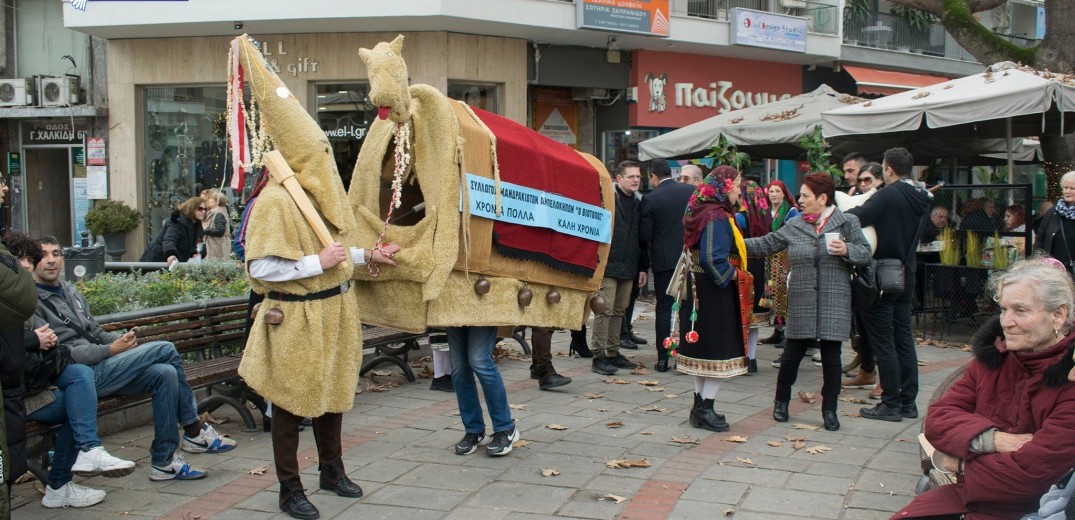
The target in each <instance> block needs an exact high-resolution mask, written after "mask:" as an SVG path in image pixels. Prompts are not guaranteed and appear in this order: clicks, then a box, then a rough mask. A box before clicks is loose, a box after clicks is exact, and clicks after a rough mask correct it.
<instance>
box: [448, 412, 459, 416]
mask: <svg viewBox="0 0 1075 520" xmlns="http://www.w3.org/2000/svg"><path fill="white" fill-rule="evenodd" d="M448 415H454V416H456V417H459V410H456V411H454V412H452V413H450V414H448Z"/></svg>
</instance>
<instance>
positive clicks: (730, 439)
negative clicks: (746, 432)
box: [724, 435, 747, 442]
mask: <svg viewBox="0 0 1075 520" xmlns="http://www.w3.org/2000/svg"><path fill="white" fill-rule="evenodd" d="M724 440H726V441H728V442H746V441H747V438H746V437H743V436H742V435H732V436H731V437H728V438H727V439H724Z"/></svg>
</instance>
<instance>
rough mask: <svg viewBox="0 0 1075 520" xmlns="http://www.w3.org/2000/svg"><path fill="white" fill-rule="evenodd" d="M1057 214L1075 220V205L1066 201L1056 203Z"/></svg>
mask: <svg viewBox="0 0 1075 520" xmlns="http://www.w3.org/2000/svg"><path fill="white" fill-rule="evenodd" d="M1056 212H1057V214H1059V215H1060V216H1061V217H1064V218H1066V219H1068V220H1075V205H1073V204H1068V203H1067V202H1065V201H1064V199H1060V200H1058V201H1056Z"/></svg>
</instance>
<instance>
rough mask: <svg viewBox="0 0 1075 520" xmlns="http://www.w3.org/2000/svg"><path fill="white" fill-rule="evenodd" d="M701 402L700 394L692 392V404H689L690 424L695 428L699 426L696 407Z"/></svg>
mask: <svg viewBox="0 0 1075 520" xmlns="http://www.w3.org/2000/svg"><path fill="white" fill-rule="evenodd" d="M701 404H702V396H701V395H700V394H698V393H695V394H694V404H693V405H692V406H691V415H690V422H691V426H694V427H695V428H701V425H702V423H701V421H700V420H699V419H698V407H699V406H701Z"/></svg>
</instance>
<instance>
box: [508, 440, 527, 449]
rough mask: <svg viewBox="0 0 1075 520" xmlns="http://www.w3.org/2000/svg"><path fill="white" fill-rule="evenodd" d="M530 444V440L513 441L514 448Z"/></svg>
mask: <svg viewBox="0 0 1075 520" xmlns="http://www.w3.org/2000/svg"><path fill="white" fill-rule="evenodd" d="M529 445H530V441H525V440H518V441H515V442H514V443H512V445H511V447H512V448H525V447H527V446H529Z"/></svg>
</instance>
